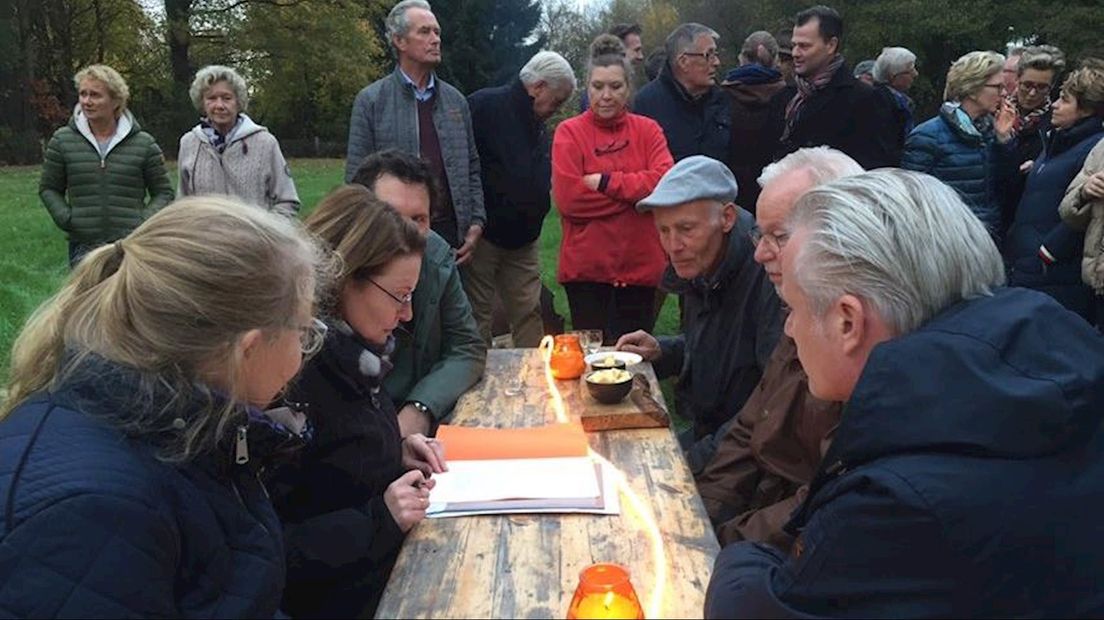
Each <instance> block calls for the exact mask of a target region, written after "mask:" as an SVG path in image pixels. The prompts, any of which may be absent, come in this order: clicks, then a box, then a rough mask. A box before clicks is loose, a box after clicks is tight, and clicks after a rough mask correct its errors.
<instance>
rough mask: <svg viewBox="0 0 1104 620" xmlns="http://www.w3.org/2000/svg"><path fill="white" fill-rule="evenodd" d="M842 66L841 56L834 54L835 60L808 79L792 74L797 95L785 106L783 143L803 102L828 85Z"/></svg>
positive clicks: (795, 120) (794, 122) (788, 135)
mask: <svg viewBox="0 0 1104 620" xmlns="http://www.w3.org/2000/svg"><path fill="white" fill-rule="evenodd" d="M842 65H843V56H841V55H839V54H836V57H835V58H833V59H832V60H831V61H830V62H829V63H828V64H827V65H825V66H824V68H822V69H821V70H820V71H818V72H817V74H816V75H814V76H813V77H812V78H810V79H805V78H803V77H801V76H800V75H797V74H794V82H795V83H796V84H797V94H796V95H794V97H793V99H790V103H789V104H788V105H787V106H786V131H784V132H783V133H782V140H783V141H785V140H786V139H787V138H789V137H790V132H791V131H793V127H794V124H796V123H797V117H798V116H800V113H801V107H802V106H804V105H805V102H806V101H807V100H808V99H809V98H810V97H812V96H813V95H814V94H815V93H816V92H817V91H818V90H821V89H823V88H824V87H825V86H827V85H828V82H831V81H832V77H833V76H834V75H835V74H836V71H838V70H839V68H840V66H842Z"/></svg>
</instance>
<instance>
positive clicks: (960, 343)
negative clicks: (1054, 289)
mask: <svg viewBox="0 0 1104 620" xmlns="http://www.w3.org/2000/svg"><path fill="white" fill-rule="evenodd" d="M1102 420H1104V337H1102V336H1101V335H1100V334H1098V333H1096V332H1095V331H1094V330H1093V329H1092V328H1091V327H1090V326H1089V325H1088V324H1086V323H1085V322H1084V321H1082V320H1081V319H1079V318H1078V317H1077V316H1076V315H1074V314H1073V313H1070V312H1067V311H1065V310H1063V309H1062V308H1061V307H1060V306H1059V305H1058V304H1057V302H1055V301H1054V300H1053V299H1051V298H1050V297H1048V296H1046V295H1043V294H1041V293H1038V292H1036V291H1029V290H1024V289H1018V288H1002V289H998V290H997V291H996V292H995V293H994V294H993V295H992V296H988V297H981V298H977V299H973V300H968V301H964V302H961V303H959V304H956V305H954V306H952V307H950V308H948V309H946V310H945V311H943V312H942V313H941V314H939V315H938V316H936V317H935V318H934V319H932V320H931V321H929V322H928V323H927V324H925V325H924V326H922V327H921V328H919V329H918V330H916V331H914V332H912V333H909V334H907V335H904V336H901V337H898V338H894V339H892V340H889V341H887V342H884V343H882V344H880V345H878V346H876V347H875V348H874V350H873V351H872V352H871V353H870V356H869V358H868V360H867V362H866V366H865V367H864V368H863V371H862V374H861V375H860V377H859V379H858V382H857V384H856V385H855V388H854V391H853V392H852V394H851V398H850V399H849V400H848V402H847V404H846V406H845V410H844V414H843V419H842V420H841V422H840V425H839V429H838V430H837V432H836V435H835V439H834V440H833V442H832V447H831V448H829V450H828V453H827V454H826V455H825V459H824V463H823V464H822V466H821V468H820V470H819V472H818V474H817V477H816V478H815V480H814V482H813V483H812V485H811V487H810V490H809V496H808V499H806V500H805V502H804V504H802V506H801V508H800V509H799V510H798V512H797V513H796V514H795V515H794V517H793V519H792V521H791V522H790V524H789V525H788V529H790V530H791V531H793V532H798V533H799V534H800V535H799V537H798V540H797V542H795V544H794V548H793V552H792V553H791V554H789V555H787V554H784V553H782V552H780V551H778V550H775V549H772V548H769V547H767V546H764V545H757V544H752V543H737V544H734V545H730V546H729V547H727V548H725V549H724V550H723V551H722V552H721V554H720V556H718V558H717V561H716V567H715V570H714V574H713V578H712V580H711V582H710V585H709V589H708V592H707V594H706V604H705V616H706V617H707V618H718V617H732V616H733V615H734V614H737V613H739V614H741V615H743V616H746V617H774V618H798V617H823V616H835V617H897V618H901V617H955V618H963V617H977V616H986V617H993V616H996V617H1031V616H1036V617H1094V616H1100V615H1101V614H1104V581H1101V579H1100V575H1101V574H1104V525H1102V524H1101V520H1100V518H1099V515H1100V512H1101V510H1104V427H1102V425H1101V422H1102Z"/></svg>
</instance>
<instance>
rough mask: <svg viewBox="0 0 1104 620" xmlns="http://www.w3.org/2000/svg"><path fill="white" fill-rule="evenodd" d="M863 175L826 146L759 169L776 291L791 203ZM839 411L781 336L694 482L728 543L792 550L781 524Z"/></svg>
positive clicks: (754, 236) (765, 247) (766, 259)
mask: <svg viewBox="0 0 1104 620" xmlns="http://www.w3.org/2000/svg"><path fill="white" fill-rule="evenodd" d="M862 173H863V169H862V167H861V166H859V164H857V163H855V160H853V159H851V158H850V157H848V156H847V155H844V154H843V153H841V152H839V151H837V150H835V149H830V148H828V147H826V146H818V147H813V148H807V149H801V150H799V151H796V152H794V153H791V154H789V155H787V156H786V157H784V158H782V159H781V160H779V161H778V162H776V163H773V164H771V165H769V166H767V167H766V168H764V169H763V173H762V175H761V176H760V177H759V184H760V185H761V186H762V188H763V191H762V193H761V194H760V195H759V205H758V209H756V212H755V220H756V226H755V227H754V228H753V229H752V230H751V235H750V237H751V240H752V243H753V244H754V248H755V262H757V263H759V264H760V265H762V266H763V269H765V270H766V273H767V277H768V278H769V279H770V281H771V283H772V284H773V285H774V286H775V287H776V288H777V287H779V286H781V284H782V268H781V262H782V261H781V254H782V248H783V247H784V246H785V245H786V240H787V237H786V232H785V224H786V218H787V217H789V215H790V212H791V211H793V207H794V203H796V202H797V200H798V199H799V198H801V196H802V195H804V194H805V193H806V192H808V191H809V190H811V189H813V188H814V187H816V186H818V185H823V184H825V183H828V182H831V181H834V180H836V179H839V178H843V177H846V176H853V175H856V174H862ZM840 410H841V407H840V403H839V402H835V401H825V400H821V399H819V398H816V397H814V396H813V395H812V394H810V393H809V387H808V378H807V377H806V375H805V370H804V369H802V367H801V362H800V361H799V360H798V358H797V347H796V345H795V344H794V341H793V339H792V338H790V337H789V336H785V335H783V336H782V337H781V338H779V340H778V345H777V346H776V347H775V348H774V352H773V353H771V356H770V359H769V360H767V365H766V367H765V368H764V369H763V377H762V378H761V379H760V380H759V384H758V385H757V386H755V390H754V391H753V392H752V393H751V396H750V397H749V398H748V400H747V402H746V403H744V406H743V407H742V408H741V409H740V410H739V413H737V414H736V416H735V418H734V419H733V421H732V422H730V423H728V424H726V425H725V427H723V429H722V432H720V433H718V434H717V436H716V437H717V439H719V443H718V444H717V449H716V455H715V456H714V457H713V458H712V460H710V461H709V463H708V465H706V467H705V470H704V471H702V472H701V473H700V474H698V475H697V476H696V478H695V480H696V482H697V485H698V493H699V494H700V495H701V497H702V502H703V503H704V504H705V509H706V512H707V513H708V514H709V519H710V521H711V522H712V523H713V525H714V527H715V528H716V530H717V538H718V540H720V542H721V544H722V545H725V544H729V543H732V542H736V541H740V540H750V541H753V542H765V543H770V544H772V545H774V546H775V547H778V548H779V549H782V550H784V551H786V550H789V548H790V545H791V544H792V542H793V537H792V536H790V535H789V534H788V533H786V532H785V530H784V529H783V526H784V525H785V524H786V521H787V520H788V519H789V517H790V513H792V512H793V510H794V508H796V507H797V506H798V504H800V503H801V500H803V499H804V498H805V494H806V492H807V491H808V485H809V483H810V482H812V480H813V475H814V474H815V473H816V469H817V467H818V466H819V465H820V460H821V457H822V456H823V454H824V450H826V449H827V447H828V445H829V442H830V439H831V436H832V433H833V431H834V430H835V427H836V425H837V424H838V423H839V418H840Z"/></svg>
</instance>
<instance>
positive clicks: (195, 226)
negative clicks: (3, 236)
mask: <svg viewBox="0 0 1104 620" xmlns="http://www.w3.org/2000/svg"><path fill="white" fill-rule="evenodd" d="M328 264H329V261H328V260H327V259H326V254H325V253H323V252H322V251H321V250H319V249H318V247H317V246H316V245H315V244H314V242H312V241H311V240H310V238H309V237H308V236H306V235H305V234H304V233H302V232H301V231H300V230H299V229H298V227H297V225H296V224H294V223H293V222H291V221H289V220H288V219H287V218H284V217H280V216H278V215H274V214H270V213H266V212H264V211H262V210H260V209H256V208H250V207H247V206H245V205H243V204H241V203H238V202H235V201H232V200H230V199H223V198H189V199H184V200H180V201H178V202H176V203H175V204H173V205H171V206H169V207H167V208H165V209H164V210H162V211H160V212H158V213H157V214H156V215H154V216H153V217H151V218H150V219H149V220H147V221H146V222H145V223H143V224H142V225H141V226H139V227H138V228H137V229H136V230H134V232H132V233H131V234H130V235H129V236H127V237H126V238H125V239H122V240H120V241H117V242H115V243H114V244H110V245H105V246H102V247H100V248H98V249H95V250H93V251H92V252H90V253H89V254H88V255H87V257H86V258H85V259H84V260H83V261H81V262H80V263H79V264H78V265H77V267H76V268H75V269H74V271H73V273H72V275H71V277H70V280H69V282H68V283H67V284H66V285H65V286H64V287H63V288H62V290H61V291H60V292H59V293H58V294H57V295H56V296H54V297H53V298H52V299H50V300H49V301H47V302H46V303H45V304H43V306H42V307H41V308H39V309H38V311H37V312H36V313H35V314H34V315H33V316H32V317H31V319H30V320H29V321H28V322H27V324H26V325H25V326H24V328H23V332H22V333H21V334H20V336H19V338H18V339H17V341H16V343H15V347H14V349H13V352H12V365H11V376H10V381H9V384H8V397H7V400H6V402H5V403H4V404H3V405H2V407H0V446H2V448H0V514H3V521H2V522H0V584H3V587H0V609H2V610H3V611H4V614H5V615H7V614H11V615H14V616H23V617H27V616H36V617H37V616H41V617H54V616H82V617H124V616H126V617H133V616H141V617H153V616H165V617H216V616H217V617H272V615H273V614H274V613H276V612H277V611H278V606H279V601H280V594H281V589H282V587H283V579H284V551H283V544H282V542H281V540H280V528H279V521H278V520H277V518H276V515H275V513H274V512H273V509H272V506H271V504H270V502H269V500H268V498H267V494H266V493H265V491H264V489H263V488H262V486H261V485H260V482H259V481H258V478H257V471H258V469H259V468H260V467H261V465H262V464H263V463H264V462H265V461H266V457H268V456H269V455H270V453H271V452H272V451H273V450H274V448H275V447H285V446H288V445H294V444H295V443H296V442H298V441H300V436H299V435H298V434H297V433H296V432H295V431H289V430H287V428H285V426H284V425H283V424H281V423H279V422H277V421H276V420H275V419H273V418H272V417H269V416H267V415H265V414H264V413H262V412H261V410H260V408H261V407H264V406H266V405H267V404H268V403H269V402H270V401H272V400H273V399H274V398H275V397H276V396H277V394H278V393H279V392H280V391H281V390H282V389H283V387H284V384H285V383H286V382H287V381H288V380H290V379H291V378H292V376H293V375H295V374H296V372H297V371H298V370H299V366H300V364H301V361H302V358H303V355H304V354H305V353H310V352H312V351H313V350H316V349H317V348H318V347H319V346H320V344H321V336H322V335H323V334H324V331H323V330H322V328H320V327H318V324H317V322H316V321H314V320H313V319H312V310H313V307H314V303H315V299H316V293H315V291H316V289H319V287H321V286H322V285H324V284H325V283H326V281H327V278H328V276H327V275H326V274H327V273H328V271H329V268H328ZM291 422H292V421H291V420H288V426H292V427H295V425H294V424H292V423H291ZM296 430H297V431H301V430H302V429H301V428H298V427H296Z"/></svg>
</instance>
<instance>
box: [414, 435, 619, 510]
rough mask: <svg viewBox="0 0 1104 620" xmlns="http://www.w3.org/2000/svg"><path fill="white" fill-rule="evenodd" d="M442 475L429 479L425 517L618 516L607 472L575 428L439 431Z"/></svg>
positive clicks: (615, 497) (615, 500) (616, 501)
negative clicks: (445, 463)
mask: <svg viewBox="0 0 1104 620" xmlns="http://www.w3.org/2000/svg"><path fill="white" fill-rule="evenodd" d="M437 439H438V440H439V441H440V442H441V443H443V444H444V445H445V457H446V458H447V459H448V467H449V471H447V472H444V473H441V474H435V475H434V476H433V478H434V480H436V486H434V488H433V491H432V492H431V493H430V501H431V502H432V503H431V505H430V507H429V510H428V511H427V513H428V516H430V517H455V516H461V515H472V514H495V513H528V512H587V513H596V514H618V513H619V512H620V505H619V503H618V497H617V492H616V489H615V487H614V485H613V482H612V479H611V476H610V472H606V471H604V468H603V467H602V466H601V465H599V464H598V463H595V462H594V461H593V460H591V458H590V457H589V456H588V451H587V440H586V434H585V433H584V432H583V429H582V427H580V426H578V425H575V424H553V425H549V426H540V427H535V428H524V429H494V428H470V427H460V426H442V427H441V428H440V429H439V430H438V431H437Z"/></svg>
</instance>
